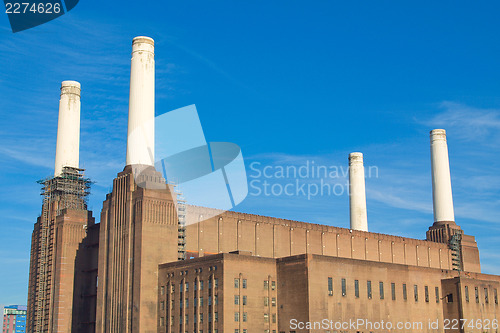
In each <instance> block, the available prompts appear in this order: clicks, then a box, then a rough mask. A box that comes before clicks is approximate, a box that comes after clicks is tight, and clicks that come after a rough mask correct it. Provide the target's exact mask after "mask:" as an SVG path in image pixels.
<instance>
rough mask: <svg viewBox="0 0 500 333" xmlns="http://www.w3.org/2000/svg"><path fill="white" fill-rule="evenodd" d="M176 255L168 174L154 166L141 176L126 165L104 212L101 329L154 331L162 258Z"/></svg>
mask: <svg viewBox="0 0 500 333" xmlns="http://www.w3.org/2000/svg"><path fill="white" fill-rule="evenodd" d="M138 184H139V185H138ZM141 186H142V187H141ZM144 187H148V189H145V188H144ZM152 187H156V188H157V189H150V188H152ZM175 260H177V218H176V211H175V206H174V204H173V201H172V200H171V196H170V192H169V191H168V189H167V187H166V185H165V184H164V179H163V178H162V177H161V174H159V173H157V172H156V171H154V170H153V169H152V168H150V169H149V170H147V171H145V172H143V173H142V174H141V175H140V176H138V178H137V182H136V181H134V176H133V174H132V167H131V166H127V167H125V169H124V171H123V172H120V173H119V174H118V177H117V178H115V180H114V181H113V191H112V192H111V193H110V194H108V195H107V198H106V201H104V204H103V210H102V213H101V227H100V235H99V269H98V276H99V284H98V288H97V315H96V331H97V332H155V331H156V318H157V317H156V311H157V308H156V306H157V303H156V299H157V297H156V295H157V281H158V273H157V272H158V264H160V263H163V262H170V261H175Z"/></svg>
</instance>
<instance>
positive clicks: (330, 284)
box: [328, 277, 333, 296]
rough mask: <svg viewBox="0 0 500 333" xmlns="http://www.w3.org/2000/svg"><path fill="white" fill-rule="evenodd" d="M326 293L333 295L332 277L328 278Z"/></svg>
mask: <svg viewBox="0 0 500 333" xmlns="http://www.w3.org/2000/svg"><path fill="white" fill-rule="evenodd" d="M328 295H330V296H332V295H333V279H332V278H331V277H329V278H328Z"/></svg>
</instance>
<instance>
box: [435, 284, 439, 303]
mask: <svg viewBox="0 0 500 333" xmlns="http://www.w3.org/2000/svg"><path fill="white" fill-rule="evenodd" d="M435 289H436V303H439V287H436V288H435Z"/></svg>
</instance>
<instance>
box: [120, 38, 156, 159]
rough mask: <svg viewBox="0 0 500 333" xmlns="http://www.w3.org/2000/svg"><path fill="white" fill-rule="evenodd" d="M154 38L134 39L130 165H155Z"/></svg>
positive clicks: (129, 141)
mask: <svg viewBox="0 0 500 333" xmlns="http://www.w3.org/2000/svg"><path fill="white" fill-rule="evenodd" d="M154 56H155V54H154V40H153V39H152V38H149V37H143V36H140V37H135V38H134V40H133V42H132V61H131V69H130V99H129V110H128V137H127V160H126V164H127V165H135V164H142V165H154V152H155V141H154V139H155V126H154V118H155V60H154Z"/></svg>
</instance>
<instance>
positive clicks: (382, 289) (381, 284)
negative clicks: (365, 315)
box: [378, 282, 384, 299]
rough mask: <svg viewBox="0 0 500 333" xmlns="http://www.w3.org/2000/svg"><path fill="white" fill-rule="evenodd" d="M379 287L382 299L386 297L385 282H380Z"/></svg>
mask: <svg viewBox="0 0 500 333" xmlns="http://www.w3.org/2000/svg"><path fill="white" fill-rule="evenodd" d="M378 289H379V292H380V299H384V283H383V282H379V283H378Z"/></svg>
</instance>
